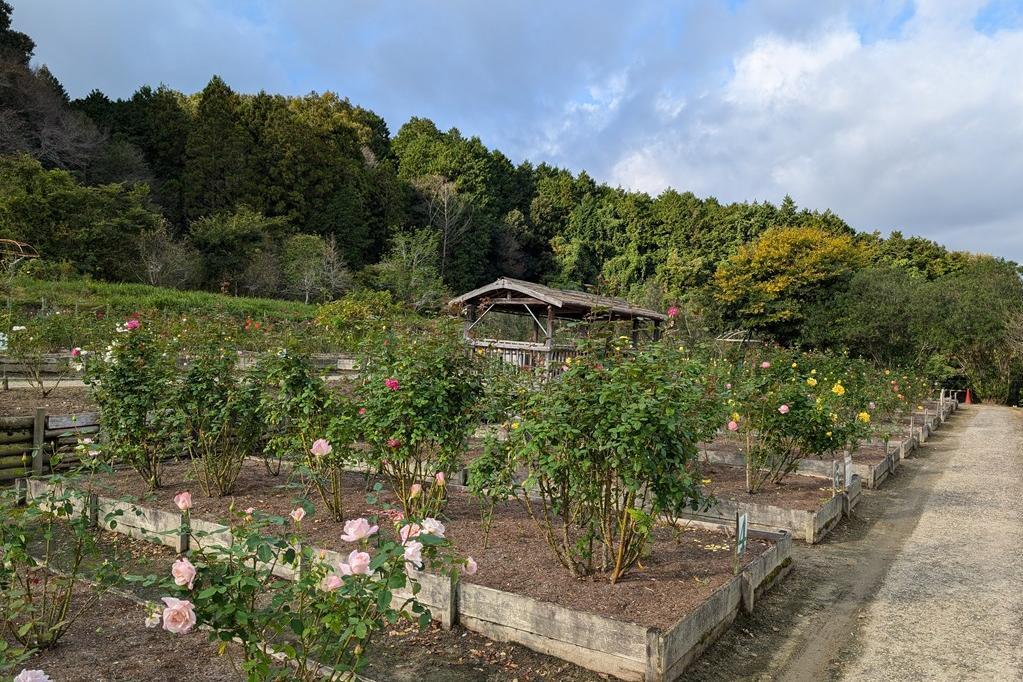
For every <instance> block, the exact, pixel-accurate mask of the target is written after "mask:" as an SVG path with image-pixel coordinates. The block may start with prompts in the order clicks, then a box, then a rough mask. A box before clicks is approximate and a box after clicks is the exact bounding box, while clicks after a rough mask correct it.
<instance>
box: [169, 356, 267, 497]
mask: <svg viewBox="0 0 1023 682" xmlns="http://www.w3.org/2000/svg"><path fill="white" fill-rule="evenodd" d="M187 362H188V366H187V368H186V370H185V373H184V376H183V377H182V378H181V381H180V383H179V384H178V385H177V386H176V387H175V391H174V395H173V400H172V401H171V404H172V405H173V408H172V409H173V416H172V417H168V419H171V418H173V419H174V420H175V431H176V432H177V433H178V434H179V436H180V438H181V440H182V441H183V449H184V451H185V452H186V453H187V454H188V455H189V457H190V460H191V466H192V472H193V474H194V476H195V479H196V480H197V481H198V482H199V485H200V487H201V488H202V490H203V492H204V493H205V494H206V495H217V496H223V495H228V494H230V493H231V492H232V490H233V489H234V485H235V481H237V479H238V475H239V473H241V468H242V464H243V463H244V462H245V458H246V457H247V456H249V455H251V454H253V453H254V452H255V451H256V446H257V444H258V443H259V440H260V437H261V436H262V428H263V425H262V421H261V420H260V415H259V412H258V407H259V397H260V394H259V387H258V385H257V384H256V381H255V378H254V377H253V376H252V375H251V374H249V375H247V376H245V377H239V376H238V373H237V372H236V371H235V368H236V366H237V362H238V358H237V353H235V351H233V350H231V349H228V348H225V347H223V346H220V345H212V344H208V345H205V346H203V347H201V348H200V349H199V350H198V351H197V352H195V353H194V354H192V355H191V356H190V357H189V359H188V361H187Z"/></svg>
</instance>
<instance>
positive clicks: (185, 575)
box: [171, 557, 195, 589]
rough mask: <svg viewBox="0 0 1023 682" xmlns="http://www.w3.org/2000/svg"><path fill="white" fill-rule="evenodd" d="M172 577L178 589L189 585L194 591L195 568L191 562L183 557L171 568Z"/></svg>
mask: <svg viewBox="0 0 1023 682" xmlns="http://www.w3.org/2000/svg"><path fill="white" fill-rule="evenodd" d="M171 575H172V576H174V584H175V585H177V586H178V587H184V586H185V585H188V589H192V584H193V583H194V582H195V566H193V565H192V562H191V561H189V560H188V559H186V558H184V557H182V558H180V559H178V560H177V561H175V562H174V565H173V566H171Z"/></svg>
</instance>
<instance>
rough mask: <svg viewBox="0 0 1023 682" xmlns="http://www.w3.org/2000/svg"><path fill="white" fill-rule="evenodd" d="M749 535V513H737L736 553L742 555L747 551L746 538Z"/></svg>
mask: <svg viewBox="0 0 1023 682" xmlns="http://www.w3.org/2000/svg"><path fill="white" fill-rule="evenodd" d="M748 535H749V514H745V513H743V514H740V513H738V512H736V513H735V554H736V556H740V557H741V556H742V555H743V553H745V551H746V538H747V536H748Z"/></svg>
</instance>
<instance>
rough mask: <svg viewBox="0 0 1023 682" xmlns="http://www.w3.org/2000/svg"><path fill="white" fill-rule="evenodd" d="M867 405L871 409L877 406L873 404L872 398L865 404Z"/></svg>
mask: <svg viewBox="0 0 1023 682" xmlns="http://www.w3.org/2000/svg"><path fill="white" fill-rule="evenodd" d="M867 407H869V408H870V409H872V410H873V409H875V408H876V407H877V405H875V404H874V401H873V400H871V401H870V403H868V404H867Z"/></svg>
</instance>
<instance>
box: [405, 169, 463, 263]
mask: <svg viewBox="0 0 1023 682" xmlns="http://www.w3.org/2000/svg"><path fill="white" fill-rule="evenodd" d="M416 188H417V189H418V190H419V191H420V192H421V193H422V195H423V200H424V202H425V208H426V215H427V219H428V220H429V223H430V226H431V227H433V228H434V229H435V230H436V231H437V234H438V237H439V242H440V263H439V267H440V276H441V278H442V279H443V278H444V274H445V272H446V271H447V265H448V258H449V256H450V254H451V253H452V252H453V251H454V249H455V248H456V247H457V246H458V245H459V244H460V243H461V242H462V240H463V239H464V238H465V236H466V235H467V234H468V233H469V229H470V228H471V227H472V204H471V203H470V202H469V201H467V200H466V199H465V198H463V197H462V196H461V195H459V194H458V190H457V189H456V188H455V183H453V182H451V181H450V180H448V179H446V178H444V177H443V176H440V175H427V176H425V177H423V178H421V179H420V180H419V181H418V182H417V183H416Z"/></svg>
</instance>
